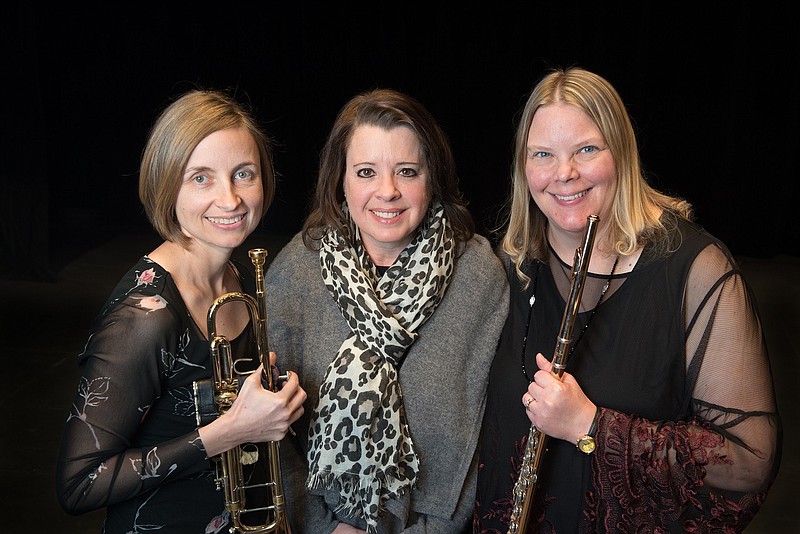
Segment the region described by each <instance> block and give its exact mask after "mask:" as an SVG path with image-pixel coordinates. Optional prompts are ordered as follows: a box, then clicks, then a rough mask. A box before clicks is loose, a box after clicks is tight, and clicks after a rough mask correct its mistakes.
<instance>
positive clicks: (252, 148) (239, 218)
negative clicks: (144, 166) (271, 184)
mask: <svg viewBox="0 0 800 534" xmlns="http://www.w3.org/2000/svg"><path fill="white" fill-rule="evenodd" d="M261 184H262V182H261V168H260V164H259V153H258V148H257V146H256V143H255V141H254V140H253V137H252V135H250V133H249V132H248V131H247V130H245V129H244V128H230V129H226V130H220V131H217V132H214V133H212V134H210V135H209V136H208V137H206V138H205V139H203V140H202V141H201V142H200V143H199V144H198V145H197V147H195V149H194V151H193V152H192V155H191V156H190V157H189V161H188V162H187V164H186V170H185V172H184V174H183V180H182V182H181V187H180V190H179V191H178V198H177V200H176V203H175V212H176V214H177V217H178V223H179V224H180V227H181V230H182V231H183V233H184V234H185V235H186V236H188V237H189V238H190V239H191V242H192V244H193V245H198V244H199V245H200V246H205V247H210V248H215V249H227V250H228V251H232V249H234V248H236V247H238V246H239V245H241V244H242V243H243V242H244V240H245V238H246V237H247V236H248V235H250V233H251V232H252V231H253V230H255V229H256V228H257V227H258V224H259V222H260V220H261V206H262V201H263V191H262V185H261Z"/></svg>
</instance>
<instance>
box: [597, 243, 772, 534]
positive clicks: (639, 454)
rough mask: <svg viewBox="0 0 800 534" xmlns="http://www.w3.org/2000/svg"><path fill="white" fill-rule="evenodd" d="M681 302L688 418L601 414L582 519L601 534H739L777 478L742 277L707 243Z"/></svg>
mask: <svg viewBox="0 0 800 534" xmlns="http://www.w3.org/2000/svg"><path fill="white" fill-rule="evenodd" d="M684 297H685V298H684V310H685V313H684V317H685V320H686V325H685V326H686V358H687V360H686V371H687V379H688V380H687V384H688V386H687V391H688V392H689V396H690V398H691V405H690V406H689V407H688V411H689V414H690V415H689V417H688V418H687V421H648V420H646V419H643V418H640V417H638V416H636V415H630V414H622V413H619V412H615V411H612V410H608V409H603V410H602V415H601V418H600V424H599V426H598V434H597V438H598V444H599V446H598V450H597V457H596V460H595V462H594V463H593V472H594V475H593V476H594V484H593V485H594V488H595V490H596V491H597V495H596V496H595V498H594V499H593V502H592V503H591V506H590V512H589V515H590V516H592V517H589V518H587V519H589V521H590V522H592V521H602V522H603V523H604V525H605V528H606V529H607V530H608V531H616V530H618V528H619V526H620V525H623V524H625V525H626V528H627V527H630V529H631V530H636V531H637V532H638V531H649V530H650V529H649V528H648V527H649V526H650V525H652V524H665V523H670V524H675V525H678V528H679V529H680V530H679V531H680V532H683V531H692V532H708V531H711V530H714V529H715V528H720V527H721V525H734V527H733V529H734V530H735V531H737V532H738V531H741V530H743V529H744V527H745V526H746V525H747V523H749V521H750V520H751V519H752V517H753V516H754V515H755V513H756V512H757V511H758V509H759V508H760V506H761V504H762V503H763V502H764V498H765V497H766V493H767V490H768V489H769V487H770V485H771V483H772V481H773V480H774V477H775V475H776V472H777V468H778V463H779V460H778V458H779V457H780V450H779V447H780V418H779V416H778V414H777V408H776V403H775V395H774V391H773V385H772V375H771V372H770V368H769V358H768V354H767V349H766V345H765V340H764V337H763V335H762V330H761V325H760V323H759V320H758V315H757V312H756V309H755V303H754V301H753V300H752V296H751V294H750V293H749V291H748V288H747V287H746V285H745V283H744V281H743V279H742V277H741V273H740V272H739V271H738V269H737V267H736V266H735V264H734V263H733V262H732V260H730V258H729V257H728V255H727V254H726V253H725V252H724V251H723V250H721V249H720V248H718V247H716V246H709V247H707V248H706V249H705V250H704V251H703V252H702V253H701V254H700V255H699V256H698V257H697V258H696V259H695V262H694V264H693V266H692V269H691V271H690V274H689V278H688V283H687V286H686V288H685V292H684ZM599 466H602V467H599ZM654 518H656V519H655V520H654ZM653 521H654V523H653ZM631 523H635V524H634V525H631ZM634 527H635V528H634ZM728 528H730V527H728ZM714 531H716V530H714Z"/></svg>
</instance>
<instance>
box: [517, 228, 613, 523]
mask: <svg viewBox="0 0 800 534" xmlns="http://www.w3.org/2000/svg"><path fill="white" fill-rule="evenodd" d="M599 220H600V218H599V217H598V216H597V215H590V216H589V217H588V219H587V222H586V230H585V232H584V236H583V244H582V246H581V247H580V248H578V249H576V250H575V258H574V260H573V263H572V274H571V275H570V287H569V297H568V300H567V304H566V307H565V308H564V316H563V317H562V319H561V328H560V330H559V334H558V339H557V341H556V348H555V352H554V354H553V360H552V364H553V373H554V374H555V375H556V377H558V378H559V379H560V378H561V377H562V376H563V374H564V369H565V368H566V365H567V357H568V356H569V352H568V351H567V349H568V348H569V346H570V343H572V331H573V330H574V328H575V321H576V319H577V317H578V311H579V309H580V305H581V297H582V295H583V286H584V283H585V282H586V273H588V272H589V259H590V258H591V256H592V246H593V245H594V236H595V234H596V232H597V227H596V225H597V222H598V221H599ZM546 443H547V435H546V434H544V433H542V431H541V430H539V429H538V428H536V426H535V425H531V428H530V431H529V432H528V439H527V441H526V443H525V452H524V454H523V456H522V465H521V467H520V473H519V478H517V481H516V483H515V484H514V505H513V507H512V509H511V520H510V521H509V524H508V534H523V533H524V532H527V529H528V522H529V520H530V512H531V508H532V505H533V495H534V493H535V491H536V487H537V483H538V482H539V467H540V466H541V463H542V456H543V455H544V453H545V451H546Z"/></svg>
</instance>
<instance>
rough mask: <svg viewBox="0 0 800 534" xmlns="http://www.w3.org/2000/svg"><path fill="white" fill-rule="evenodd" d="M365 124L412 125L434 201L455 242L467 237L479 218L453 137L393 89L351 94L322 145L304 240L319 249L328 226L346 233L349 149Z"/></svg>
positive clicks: (406, 96) (307, 244) (408, 98)
mask: <svg viewBox="0 0 800 534" xmlns="http://www.w3.org/2000/svg"><path fill="white" fill-rule="evenodd" d="M362 125H369V126H377V127H379V128H383V129H385V130H390V129H392V128H397V127H406V128H410V129H411V130H412V131H413V132H414V133H415V134H416V136H417V138H418V140H419V143H420V146H421V150H422V157H423V158H424V162H425V165H426V166H427V168H428V174H429V176H430V188H431V202H432V203H434V202H436V201H439V202H441V203H442V205H443V206H444V211H445V216H446V217H447V219H448V221H449V222H450V226H451V228H452V230H453V233H454V236H455V239H456V241H458V242H463V241H468V240H469V239H470V238H471V237H472V236H473V235H474V233H475V223H474V221H473V219H472V215H471V214H470V212H469V210H468V209H467V203H466V201H465V200H464V197H463V194H462V192H461V190H460V189H459V178H458V173H457V170H456V163H455V158H454V157H453V151H452V149H451V147H450V142H449V140H448V138H447V136H446V134H445V133H444V131H443V130H442V128H441V127H440V126H439V123H438V122H437V121H436V120H435V119H434V118H433V116H432V115H431V114H430V112H429V111H428V110H427V109H426V108H425V107H424V106H423V105H422V104H421V103H419V102H418V101H417V100H415V99H414V98H412V97H410V96H408V95H406V94H404V93H401V92H399V91H396V90H394V89H385V88H379V89H373V90H370V91H367V92H364V93H361V94H358V95H356V96H355V97H354V98H352V99H351V100H350V101H349V102H348V103H347V104H345V105H344V107H343V108H342V109H341V110H340V111H339V114H338V115H337V117H336V120H335V122H334V124H333V127H332V129H331V132H330V134H329V135H328V138H327V140H326V142H325V145H324V146H323V148H322V151H321V155H320V164H319V175H318V177H317V185H316V189H315V192H314V197H313V198H312V201H311V210H310V214H309V216H308V218H307V219H306V221H305V223H304V225H303V242H304V243H305V245H306V246H307V247H308V248H310V249H312V250H316V249H318V248H319V240H320V239H321V238H322V237H323V236H324V235H325V233H326V232H327V231H328V230H329V229H335V230H337V232H338V233H339V234H340V235H342V236H347V235H349V232H348V231H346V227H347V225H348V223H347V217H346V216H345V214H344V212H343V211H342V203H343V202H344V186H343V181H344V175H345V165H346V161H347V149H348V147H349V146H350V141H351V139H352V137H353V132H354V131H355V130H356V128H358V127H359V126H362Z"/></svg>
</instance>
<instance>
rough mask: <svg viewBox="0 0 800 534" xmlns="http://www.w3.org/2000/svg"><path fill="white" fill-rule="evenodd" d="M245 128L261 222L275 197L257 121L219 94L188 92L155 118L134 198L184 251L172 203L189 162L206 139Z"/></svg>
mask: <svg viewBox="0 0 800 534" xmlns="http://www.w3.org/2000/svg"><path fill="white" fill-rule="evenodd" d="M227 128H244V129H245V130H247V131H248V132H249V133H250V135H252V136H253V140H254V141H255V143H256V146H257V147H258V153H259V160H260V161H259V163H260V170H261V183H262V189H263V193H264V200H263V203H262V205H261V217H263V216H264V215H265V214H266V212H267V208H269V205H270V204H271V203H272V199H273V196H274V194H275V173H274V171H273V168H272V153H271V145H270V142H269V139H268V137H267V135H266V134H265V133H264V132H263V131H262V130H261V129H260V127H259V126H258V124H257V122H256V120H255V119H254V118H253V117H252V116H251V115H250V114H249V113H248V112H247V111H245V109H244V108H243V107H242V105H241V104H239V103H238V102H237V101H235V100H234V99H233V98H231V97H229V96H228V95H226V94H224V93H222V92H219V91H209V90H192V91H189V92H187V93H185V94H184V95H183V96H181V97H180V98H178V99H177V100H175V102H173V103H172V104H170V105H169V106H168V107H167V108H166V109H165V110H164V111H163V112H162V113H161V114H160V115H159V117H158V118H157V119H156V121H155V123H154V124H153V127H152V128H151V130H150V135H149V136H148V139H147V144H146V145H145V148H144V150H143V152H142V162H141V167H140V170H139V199H140V200H141V202H142V205H143V206H144V209H145V213H146V214H147V218H148V220H149V221H150V224H152V225H153V228H154V229H155V230H156V232H158V234H159V235H160V236H161V237H162V238H164V239H165V240H167V241H172V242H175V243H178V244H180V245H183V246H185V245H186V243H187V241H188V238H187V237H186V236H185V235H184V234H183V232H182V231H181V227H180V224H179V223H178V218H177V216H176V214H175V201H176V200H177V198H178V191H179V190H180V187H181V181H182V179H183V173H184V170H185V169H186V164H187V162H188V161H189V157H190V156H191V155H192V152H193V151H194V149H195V148H196V147H197V145H198V144H199V143H200V141H202V140H203V139H205V138H206V137H208V136H209V135H210V134H212V133H214V132H217V131H220V130H225V129H227Z"/></svg>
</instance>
